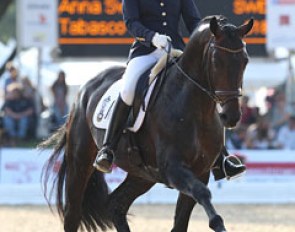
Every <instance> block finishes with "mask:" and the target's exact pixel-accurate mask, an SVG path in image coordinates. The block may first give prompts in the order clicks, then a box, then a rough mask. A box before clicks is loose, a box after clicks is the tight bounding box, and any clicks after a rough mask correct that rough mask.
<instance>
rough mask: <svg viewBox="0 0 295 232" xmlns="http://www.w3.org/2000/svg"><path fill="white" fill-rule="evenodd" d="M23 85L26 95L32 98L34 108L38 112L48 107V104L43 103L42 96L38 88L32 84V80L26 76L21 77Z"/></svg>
mask: <svg viewBox="0 0 295 232" xmlns="http://www.w3.org/2000/svg"><path fill="white" fill-rule="evenodd" d="M21 83H22V86H23V93H24V96H25V97H26V98H28V99H31V100H32V101H33V103H34V109H35V112H36V114H40V113H41V112H43V111H44V110H45V109H46V106H45V105H44V103H43V99H42V96H41V95H40V94H39V92H38V91H37V90H36V88H35V86H34V85H33V84H32V82H31V80H30V79H29V78H28V77H27V76H25V77H23V78H22V79H21Z"/></svg>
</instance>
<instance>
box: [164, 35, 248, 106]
mask: <svg viewBox="0 0 295 232" xmlns="http://www.w3.org/2000/svg"><path fill="white" fill-rule="evenodd" d="M214 48H215V49H220V50H222V51H225V52H228V53H233V54H236V53H239V52H243V51H244V49H245V45H243V46H242V47H240V48H237V49H232V48H227V47H223V46H220V45H217V44H215V42H214V40H213V37H211V39H210V40H209V42H208V43H207V44H206V47H205V49H204V54H203V58H205V57H206V55H207V57H208V60H211V56H209V51H210V49H214ZM170 50H171V44H170V43H169V46H168V52H167V53H168V56H169V57H170ZM170 59H171V60H172V62H173V63H174V64H175V66H176V67H177V69H178V70H179V71H180V72H181V73H182V74H183V75H184V76H185V77H186V78H187V79H188V80H189V81H191V82H192V83H193V85H195V86H197V87H198V88H199V89H201V90H202V91H203V92H205V93H206V94H207V95H208V96H209V97H210V98H211V99H212V100H213V101H215V102H216V103H219V104H220V105H221V106H222V105H224V104H226V103H227V102H229V101H231V100H233V99H236V98H239V97H240V96H242V88H238V89H237V90H212V88H211V82H210V74H209V73H208V74H207V76H208V83H209V89H207V88H205V87H204V86H202V85H201V84H200V83H198V82H197V81H196V80H194V79H193V78H191V77H190V76H189V75H188V74H187V73H186V72H185V71H184V70H183V69H182V68H181V67H180V66H179V65H178V63H177V62H176V60H175V59H173V58H171V57H170ZM204 60H205V59H204ZM209 64H211V62H209Z"/></svg>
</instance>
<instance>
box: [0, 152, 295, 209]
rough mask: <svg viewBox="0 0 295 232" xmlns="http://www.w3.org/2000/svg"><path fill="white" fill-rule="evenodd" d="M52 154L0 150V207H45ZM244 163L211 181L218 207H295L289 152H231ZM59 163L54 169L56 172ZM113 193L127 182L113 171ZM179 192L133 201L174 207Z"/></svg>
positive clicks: (156, 192) (162, 191) (293, 162)
mask: <svg viewBox="0 0 295 232" xmlns="http://www.w3.org/2000/svg"><path fill="white" fill-rule="evenodd" d="M50 153H51V150H46V151H43V152H42V153H40V152H39V151H37V150H32V149H1V150H0V204H44V203H46V202H45V200H44V197H43V192H42V188H41V186H42V184H41V180H40V177H41V172H42V168H43V166H44V164H45V163H46V161H47V159H48V158H49V156H50ZM230 154H236V155H238V156H239V157H241V159H243V160H244V162H245V163H246V166H247V171H246V173H245V175H243V176H241V177H240V178H237V179H234V180H231V181H227V180H222V181H217V182H216V181H214V179H213V177H211V179H210V182H209V186H208V187H209V189H210V190H211V192H212V196H213V201H214V202H218V203H295V156H294V151H291V150H237V151H230ZM59 166H60V161H58V162H57V163H56V165H55V166H54V172H57V171H58V169H59ZM105 178H106V181H107V183H108V186H109V187H110V189H111V190H114V189H115V188H116V187H117V186H118V185H119V184H120V183H121V182H122V181H124V179H125V178H126V172H124V171H123V170H122V169H120V168H118V167H115V168H114V169H113V171H112V173H111V174H106V175H105ZM177 195H178V191H176V190H174V189H168V188H167V187H166V186H165V185H163V184H156V185H155V186H154V187H153V188H152V189H151V190H150V191H148V192H147V193H146V194H144V195H143V196H142V197H140V198H139V199H138V200H136V202H137V203H145V204H146V203H175V202H176V199H177Z"/></svg>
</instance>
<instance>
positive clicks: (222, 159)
mask: <svg viewBox="0 0 295 232" xmlns="http://www.w3.org/2000/svg"><path fill="white" fill-rule="evenodd" d="M245 171H246V166H245V165H244V164H243V163H242V162H241V161H240V160H239V158H238V157H236V156H231V155H229V154H228V152H227V150H226V148H225V147H223V148H222V150H221V152H220V154H219V157H218V158H217V160H216V162H215V164H214V166H213V168H212V172H213V175H214V179H215V180H220V179H223V178H226V179H228V180H229V179H232V178H234V177H238V176H240V175H241V174H242V173H244V172H245Z"/></svg>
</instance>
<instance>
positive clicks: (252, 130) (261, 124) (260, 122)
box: [246, 116, 277, 149]
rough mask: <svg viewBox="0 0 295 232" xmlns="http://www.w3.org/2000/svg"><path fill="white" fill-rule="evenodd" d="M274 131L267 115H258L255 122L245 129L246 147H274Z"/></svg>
mask: <svg viewBox="0 0 295 232" xmlns="http://www.w3.org/2000/svg"><path fill="white" fill-rule="evenodd" d="M274 138H275V131H274V130H273V129H271V127H270V122H269V119H268V117H266V116H260V117H259V118H258V119H257V123H255V124H253V125H251V126H250V127H249V128H248V130H247V136H246V148H247V149H274V148H277V146H276V145H275V143H274Z"/></svg>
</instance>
